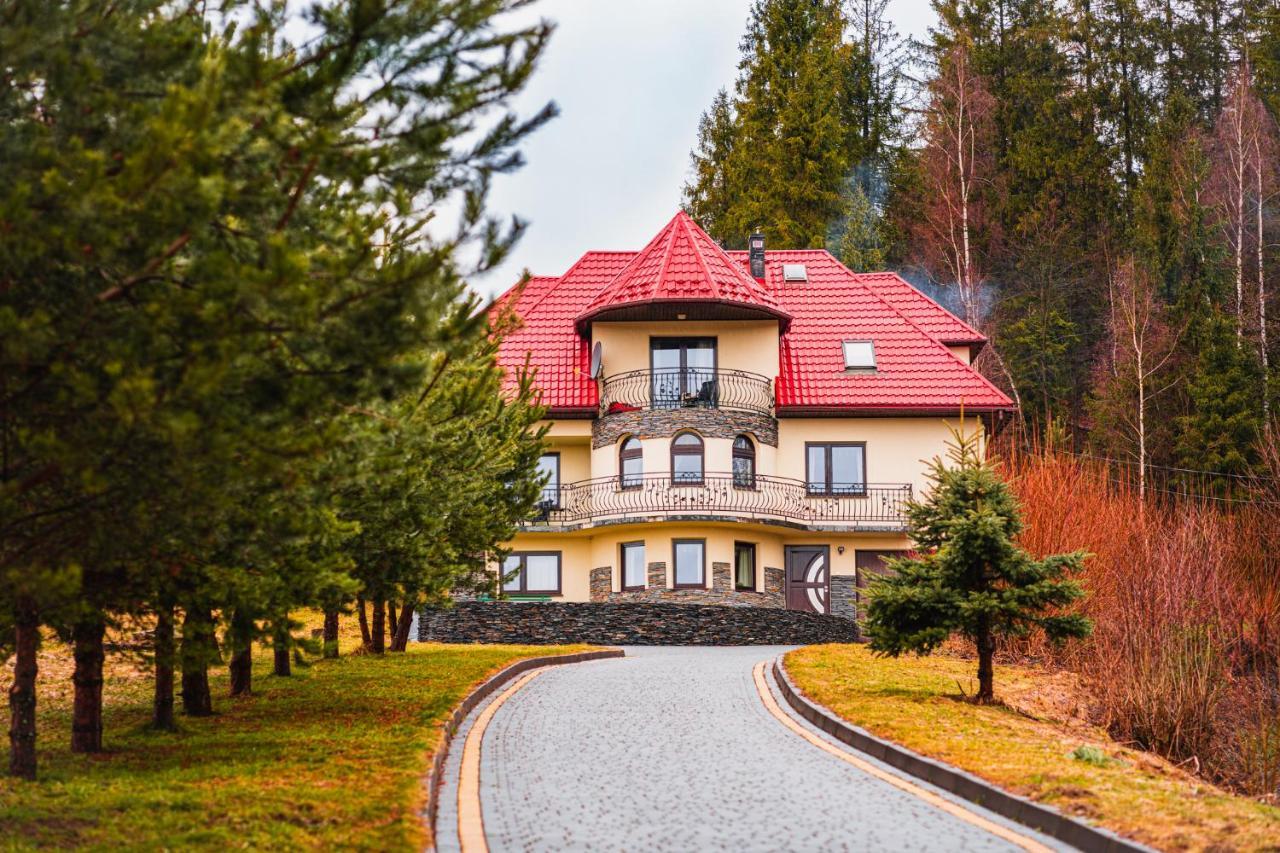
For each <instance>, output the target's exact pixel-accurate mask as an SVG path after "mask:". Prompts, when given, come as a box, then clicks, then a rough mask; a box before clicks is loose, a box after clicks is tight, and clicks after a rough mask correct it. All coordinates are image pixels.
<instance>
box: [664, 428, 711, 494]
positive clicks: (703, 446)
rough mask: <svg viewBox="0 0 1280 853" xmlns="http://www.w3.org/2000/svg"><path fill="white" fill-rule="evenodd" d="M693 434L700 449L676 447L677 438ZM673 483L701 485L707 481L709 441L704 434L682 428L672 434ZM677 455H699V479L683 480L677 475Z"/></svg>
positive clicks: (676, 484)
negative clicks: (704, 437)
mask: <svg viewBox="0 0 1280 853" xmlns="http://www.w3.org/2000/svg"><path fill="white" fill-rule="evenodd" d="M686 435H687V436H691V437H692V438H695V439H697V441H698V449H697V450H696V451H695V450H693V449H692V448H688V449H685V448H681V449H679V450H677V449H676V440H677V439H679V438H681V437H683V436H686ZM670 450H671V485H673V486H701V485H703V484H705V483H706V481H707V442H706V440H705V439H703V437H702V436H700V435H698V434H697V433H696V432H694V431H693V430H690V429H682V430H680V431H679V432H678V433H676V434H675V435H673V436H671V447H670ZM677 456H697V457H698V479H696V480H683V479H679V478H678V477H677V476H676V457H677Z"/></svg>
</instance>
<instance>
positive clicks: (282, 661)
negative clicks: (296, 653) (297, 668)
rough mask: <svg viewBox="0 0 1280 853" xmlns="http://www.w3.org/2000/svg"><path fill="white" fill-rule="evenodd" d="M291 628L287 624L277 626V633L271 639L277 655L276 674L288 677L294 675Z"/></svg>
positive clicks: (272, 647)
mask: <svg viewBox="0 0 1280 853" xmlns="http://www.w3.org/2000/svg"><path fill="white" fill-rule="evenodd" d="M289 640H290V637H289V629H288V628H287V627H285V626H283V625H282V626H280V627H278V628H276V634H275V636H274V637H273V638H272V641H271V649H272V652H273V653H274V656H275V668H274V670H273V671H274V672H275V674H276V675H278V676H281V677H282V678H287V677H288V676H290V675H293V667H292V665H291V663H290V661H289Z"/></svg>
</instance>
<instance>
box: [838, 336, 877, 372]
mask: <svg viewBox="0 0 1280 853" xmlns="http://www.w3.org/2000/svg"><path fill="white" fill-rule="evenodd" d="M844 367H845V370H875V369H876V345H875V343H874V342H873V341H845V342H844Z"/></svg>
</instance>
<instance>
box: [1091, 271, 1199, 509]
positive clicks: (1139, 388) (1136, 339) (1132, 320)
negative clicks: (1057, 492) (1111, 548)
mask: <svg viewBox="0 0 1280 853" xmlns="http://www.w3.org/2000/svg"><path fill="white" fill-rule="evenodd" d="M1108 303H1109V312H1108V318H1107V332H1108V337H1109V341H1108V343H1109V347H1108V353H1109V355H1108V357H1107V358H1106V359H1105V360H1104V361H1103V363H1102V364H1101V366H1100V368H1099V371H1098V373H1099V375H1098V376H1097V377H1096V379H1095V383H1096V385H1095V392H1094V397H1093V399H1092V400H1091V408H1092V411H1093V415H1094V418H1095V421H1096V429H1095V434H1096V435H1098V436H1099V438H1101V439H1102V440H1103V441H1104V442H1105V443H1106V445H1107V447H1106V450H1107V451H1108V453H1114V454H1116V455H1122V456H1124V457H1127V458H1128V459H1130V460H1132V461H1133V463H1134V467H1135V468H1136V470H1137V472H1138V492H1139V495H1140V496H1142V497H1144V498H1145V497H1146V493H1147V470H1148V468H1149V466H1150V462H1151V448H1152V446H1153V442H1152V434H1153V430H1152V426H1151V421H1150V420H1149V415H1150V413H1151V408H1152V406H1153V405H1154V404H1155V401H1156V399H1157V398H1159V397H1160V396H1161V395H1162V394H1164V393H1165V392H1166V391H1168V390H1169V389H1170V388H1172V387H1173V385H1174V384H1175V382H1176V377H1171V376H1169V375H1168V374H1169V373H1170V372H1171V371H1169V370H1168V368H1170V367H1171V363H1172V361H1173V359H1174V356H1175V354H1176V352H1177V343H1178V339H1179V338H1180V337H1181V332H1180V330H1174V329H1172V328H1171V327H1170V325H1169V322H1168V319H1167V317H1166V313H1167V309H1166V308H1165V306H1164V304H1163V303H1162V302H1161V300H1160V299H1159V297H1158V296H1157V294H1156V287H1155V283H1154V281H1153V280H1152V278H1151V276H1150V275H1149V274H1148V273H1147V272H1146V270H1143V269H1141V268H1139V267H1137V266H1136V265H1135V264H1134V262H1133V260H1132V259H1127V260H1125V261H1124V262H1122V263H1121V264H1120V265H1119V266H1118V267H1117V269H1116V270H1115V273H1114V274H1113V275H1112V277H1111V281H1110V282H1109V286H1108Z"/></svg>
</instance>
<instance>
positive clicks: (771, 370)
mask: <svg viewBox="0 0 1280 853" xmlns="http://www.w3.org/2000/svg"><path fill="white" fill-rule="evenodd" d="M651 337H699V338H715V339H716V358H717V362H718V364H717V366H718V367H719V368H720V369H722V370H745V371H748V372H750V373H756V374H759V375H761V376H764V377H765V378H767V379H769V380H770V381H772V380H773V379H775V378H777V376H778V323H777V321H774V320H733V321H711V320H675V321H669V322H660V323H652V322H646V323H595V324H593V325H592V327H591V338H592V346H594V345H595V344H596V343H600V344H601V349H602V350H603V354H604V375H605V376H613V375H614V374H616V373H626V372H628V371H631V370H648V369H649V338H651Z"/></svg>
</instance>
